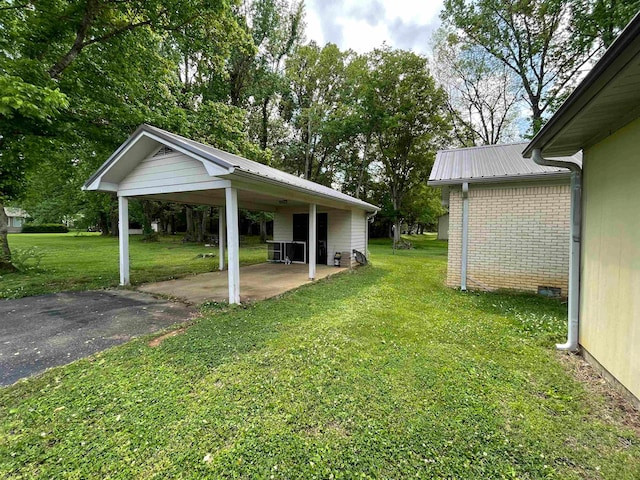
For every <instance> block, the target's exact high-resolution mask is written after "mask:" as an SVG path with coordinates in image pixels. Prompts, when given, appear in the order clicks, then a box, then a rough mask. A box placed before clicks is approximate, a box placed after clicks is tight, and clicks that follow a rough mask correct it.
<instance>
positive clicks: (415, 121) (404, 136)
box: [370, 48, 451, 244]
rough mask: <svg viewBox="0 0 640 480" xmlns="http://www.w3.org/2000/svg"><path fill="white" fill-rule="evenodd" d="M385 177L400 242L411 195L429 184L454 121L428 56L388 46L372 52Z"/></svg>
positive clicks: (380, 164)
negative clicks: (407, 200)
mask: <svg viewBox="0 0 640 480" xmlns="http://www.w3.org/2000/svg"><path fill="white" fill-rule="evenodd" d="M370 62H371V63H370V64H371V67H372V70H373V72H372V75H371V86H372V91H373V92H375V98H374V100H375V102H374V103H373V105H374V108H375V109H376V110H377V113H375V116H376V118H379V123H378V125H377V128H376V131H375V138H376V144H377V145H376V147H377V159H376V163H377V166H378V171H377V175H378V178H379V181H380V182H381V183H382V184H384V185H386V186H387V188H388V190H389V198H390V200H391V204H392V206H393V210H394V217H395V218H394V223H395V230H394V231H395V233H394V243H395V244H397V243H398V242H399V241H400V225H401V223H402V220H403V212H404V210H403V208H404V206H405V200H406V198H407V196H408V195H409V194H410V193H411V192H412V191H413V190H414V189H416V188H417V187H419V186H420V185H422V184H424V183H426V180H427V177H428V175H429V172H430V170H431V167H432V165H433V160H434V158H435V154H436V152H437V150H438V149H439V148H442V147H443V145H445V143H446V142H447V140H448V135H449V131H450V129H451V122H450V118H449V115H448V112H447V103H446V102H447V99H446V94H445V92H444V90H442V88H439V87H438V86H436V83H435V80H434V79H433V77H432V76H431V74H430V72H429V69H428V66H427V60H426V59H425V58H423V57H421V56H419V55H416V54H414V53H411V52H406V51H402V50H391V49H389V48H383V49H379V50H375V51H374V52H373V53H372V54H371V57H370Z"/></svg>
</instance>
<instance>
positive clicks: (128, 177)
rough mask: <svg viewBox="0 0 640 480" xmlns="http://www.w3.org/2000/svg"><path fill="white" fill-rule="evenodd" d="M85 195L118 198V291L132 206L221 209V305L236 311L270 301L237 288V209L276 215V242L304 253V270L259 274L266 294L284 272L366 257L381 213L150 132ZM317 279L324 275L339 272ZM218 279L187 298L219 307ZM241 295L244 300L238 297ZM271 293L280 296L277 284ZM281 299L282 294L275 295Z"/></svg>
mask: <svg viewBox="0 0 640 480" xmlns="http://www.w3.org/2000/svg"><path fill="white" fill-rule="evenodd" d="M83 189H84V190H90V191H102V192H112V193H116V194H117V196H118V208H119V225H120V229H119V237H120V284H121V285H128V284H129V283H130V275H129V270H130V265H129V199H130V198H144V199H150V200H158V201H170V202H176V203H183V204H190V205H208V206H217V207H220V210H219V212H220V221H219V235H218V236H219V258H220V270H225V269H226V270H227V274H226V287H227V296H226V298H227V299H228V301H229V303H230V304H237V303H240V301H241V299H242V298H247V299H257V298H260V297H261V298H266V297H267V296H272V295H270V294H269V293H268V291H265V292H262V293H261V291H260V288H259V285H258V283H259V282H243V281H241V278H240V273H241V272H240V262H239V231H238V209H239V208H245V209H248V210H254V211H265V212H273V213H274V241H277V242H281V243H289V244H296V245H302V246H303V249H304V250H303V259H304V261H303V262H302V263H304V264H305V265H300V266H298V267H293V266H292V265H285V267H289V270H288V271H287V270H282V271H281V270H278V269H277V268H275V266H274V268H271V269H269V268H266V266H264V270H262V271H261V272H260V273H262V279H261V282H262V284H263V287H265V288H267V287H268V286H267V285H266V284H267V283H269V284H270V283H274V282H275V280H276V278H277V275H278V273H277V272H285V271H286V272H288V273H287V274H286V275H290V272H292V271H293V270H294V269H302V270H304V272H305V273H304V275H306V279H307V280H310V281H313V280H315V279H316V278H321V276H320V274H319V266H321V265H322V266H327V265H333V258H334V256H339V257H341V258H342V259H343V262H342V264H343V265H344V264H345V263H347V266H350V265H352V264H353V263H354V262H355V252H359V253H364V254H365V255H366V251H367V243H368V235H367V230H368V228H367V222H368V220H369V219H370V218H371V217H373V216H374V215H375V214H376V212H377V211H378V210H379V208H378V207H376V206H375V205H371V204H369V203H367V202H364V201H362V200H359V199H357V198H354V197H351V196H349V195H346V194H344V193H341V192H338V191H336V190H333V189H331V188H329V187H326V186H324V185H320V184H317V183H314V182H311V181H308V180H304V179H302V178H299V177H296V176H294V175H291V174H288V173H285V172H282V171H280V170H277V169H275V168H272V167H269V166H267V165H263V164H261V163H258V162H254V161H251V160H248V159H246V158H243V157H240V156H238V155H233V154H231V153H228V152H224V151H222V150H219V149H216V148H214V147H211V146H209V145H205V144H202V143H199V142H195V141H193V140H190V139H188V138H185V137H181V136H179V135H175V134H173V133H170V132H167V131H165V130H161V129H159V128H156V127H152V126H149V125H142V126H140V127H139V128H138V129H137V130H136V131H135V132H134V133H133V135H131V136H130V137H129V138H128V139H127V140H126V141H125V142H124V143H123V144H122V145H121V146H120V147H119V148H118V149H117V150H116V151H115V152H114V153H113V155H111V157H109V159H108V160H107V161H106V162H105V163H104V164H103V165H102V166H101V167H100V168H99V169H98V170H97V171H96V172H95V173H94V174H93V175H92V176H91V178H89V180H87V182H86V183H85V185H84V187H83ZM337 254H340V255H337ZM345 257H346V260H347V262H344V260H345ZM265 260H266V259H265ZM281 260H282V261H284V262H286V263H289V262H290V261H291V260H294V259H291V258H288V257H287V256H286V255H284V258H281ZM245 271H246V270H245V269H243V272H245ZM322 271H323V272H324V271H326V272H327V274H328V272H335V271H337V268H335V267H331V268H330V269H329V270H326V269H324V268H323V269H322ZM323 276H326V275H323ZM265 277H268V279H267V278H265ZM223 278H224V275H220V274H218V275H213V274H212V275H211V278H210V280H211V282H214V283H211V282H209V283H206V278H205V279H203V281H205V283H204V284H203V285H202V286H201V287H197V288H196V287H193V288H192V290H193V291H196V290H198V289H201V290H203V291H202V292H201V294H202V295H201V298H205V299H214V300H215V299H220V288H222V284H221V283H220V282H222V280H221V279H223ZM296 278H298V280H295V281H294V280H293V278H292V279H291V282H294V283H295V285H294V286H297V285H299V284H301V282H300V280H299V277H296ZM284 283H285V284H286V283H287V282H284ZM302 283H304V282H302ZM214 285H215V286H214ZM289 288H293V287H289ZM289 288H285V290H283V291H286V290H288V289H289ZM206 289H209V292H205V291H204V290H206ZM213 289H215V290H213ZM241 289H247V292H244V291H243V294H242V295H241ZM255 289H257V290H255ZM273 289H274V291H275V290H277V287H276V285H275V283H274V285H273ZM267 290H269V289H268V288H267ZM158 293H162V292H158ZM207 293H208V294H207ZM278 293H281V292H279V291H278V292H276V293H274V295H277V294H278ZM171 294H173V293H171ZM194 298H195V297H194Z"/></svg>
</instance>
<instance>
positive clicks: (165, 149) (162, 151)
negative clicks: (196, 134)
mask: <svg viewBox="0 0 640 480" xmlns="http://www.w3.org/2000/svg"><path fill="white" fill-rule="evenodd" d="M173 152H175V150H174V149H173V148H171V147H167V146H166V145H163V146H162V147H160V150H158V151H157V153H156V154H155V155H154V157H161V156H162V155H168V154H169V153H173Z"/></svg>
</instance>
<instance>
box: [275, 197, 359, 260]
mask: <svg viewBox="0 0 640 480" xmlns="http://www.w3.org/2000/svg"><path fill="white" fill-rule="evenodd" d="M294 213H309V209H308V208H305V207H285V208H279V209H278V211H277V212H275V214H274V216H273V239H274V240H275V241H282V242H285V241H291V240H292V238H293V214H294ZM318 213H326V214H327V257H328V258H327V262H328V263H329V264H331V263H332V262H333V256H334V255H335V253H336V252H340V253H342V252H347V254H348V255H349V257H350V258H351V259H353V253H352V251H353V249H354V248H355V249H356V250H358V251H360V252H362V253H365V250H366V245H365V242H366V231H365V228H366V213H365V212H364V210H358V209H355V210H338V209H333V208H318Z"/></svg>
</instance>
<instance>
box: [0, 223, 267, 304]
mask: <svg viewBox="0 0 640 480" xmlns="http://www.w3.org/2000/svg"><path fill="white" fill-rule="evenodd" d="M130 238H131V239H130V259H131V260H130V261H131V265H130V268H131V283H132V284H133V285H137V284H140V283H144V282H151V281H159V280H168V279H171V278H177V277H181V276H185V275H189V274H192V273H203V272H210V271H212V270H217V269H218V256H217V254H218V249H217V248H205V247H203V246H202V245H195V244H183V243H182V237H181V236H168V237H167V236H165V237H160V241H159V242H143V241H142V238H141V236H131V237H130ZM9 245H10V247H11V248H12V249H13V250H14V252H18V253H19V252H20V251H27V250H29V249H31V250H32V251H35V252H37V253H36V255H41V256H42V260H41V262H40V265H39V266H38V267H35V258H33V260H27V262H26V267H27V268H26V270H25V271H22V272H19V273H12V274H3V275H0V298H20V297H26V296H31V295H39V294H42V293H51V292H60V291H67V290H89V289H100V288H108V287H115V286H117V285H118V282H119V278H120V277H119V271H118V268H119V264H118V239H117V238H111V237H102V236H100V234H92V233H83V234H77V233H67V234H45V233H35V234H17V235H16V234H14V235H9ZM201 253H214V254H216V256H215V257H214V258H198V255H199V254H201ZM266 258H267V250H266V246H265V245H261V244H259V243H257V242H256V239H254V238H252V237H248V238H247V244H246V245H243V246H241V248H240V262H241V264H243V265H247V264H251V263H259V262H264V261H265V260H266Z"/></svg>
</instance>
